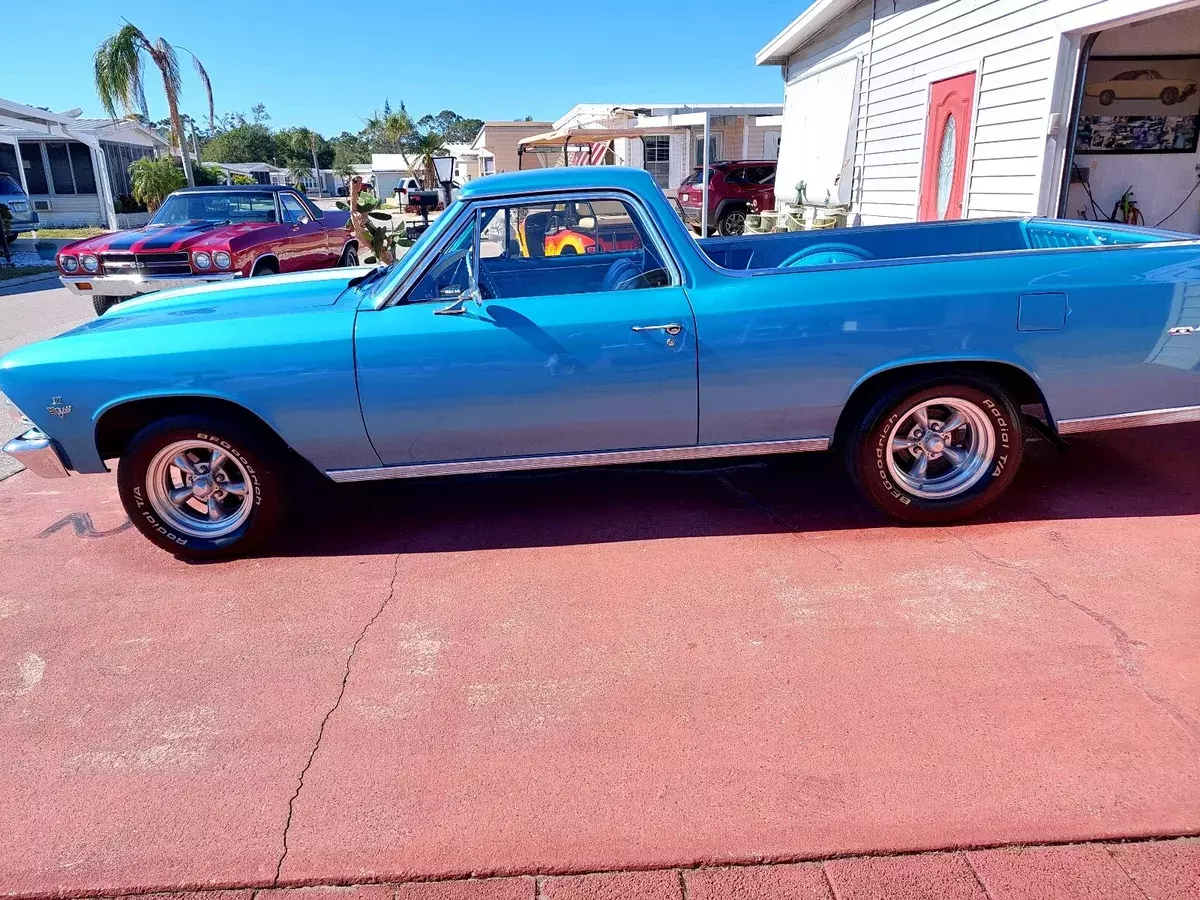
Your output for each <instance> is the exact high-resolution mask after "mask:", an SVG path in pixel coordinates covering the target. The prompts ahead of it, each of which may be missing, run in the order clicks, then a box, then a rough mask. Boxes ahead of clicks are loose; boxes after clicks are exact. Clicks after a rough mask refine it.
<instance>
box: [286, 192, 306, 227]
mask: <svg viewBox="0 0 1200 900" xmlns="http://www.w3.org/2000/svg"><path fill="white" fill-rule="evenodd" d="M279 202H280V203H281V204H282V205H283V221H285V222H291V223H293V224H295V223H296V222H299V221H300V220H301V219H303V218H305V217H306V216H308V210H307V209H305V208H304V205H303V204H302V203H301V202H300V201H299V200H297V199H296V198H295V197H294V196H293V195H291V194H288V193H281V194H280V195H279ZM309 218H311V217H309Z"/></svg>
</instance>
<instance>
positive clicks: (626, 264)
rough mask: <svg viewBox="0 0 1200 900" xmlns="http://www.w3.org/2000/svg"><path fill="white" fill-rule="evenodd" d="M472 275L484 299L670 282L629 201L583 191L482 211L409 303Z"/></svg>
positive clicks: (447, 295)
mask: <svg viewBox="0 0 1200 900" xmlns="http://www.w3.org/2000/svg"><path fill="white" fill-rule="evenodd" d="M477 227H478V229H479V240H478V242H476V239H475V233H476V228H477ZM477 253H478V258H477V257H476V254H477ZM474 273H477V277H478V283H479V290H480V293H481V294H482V296H483V298H484V299H485V300H486V299H493V300H496V299H513V298H517V297H539V296H542V297H544V296H558V295H566V294H592V293H606V292H609V291H623V290H634V289H642V288H657V287H666V286H668V285H671V284H673V283H674V279H673V276H672V274H671V271H670V270H669V269H668V268H667V267H666V266H665V264H664V261H663V260H662V258H661V256H660V254H659V251H658V250H657V248H656V246H655V244H654V241H653V240H652V239H651V238H650V232H649V231H648V226H647V225H646V224H645V223H644V222H643V221H642V219H641V217H640V216H639V215H638V214H637V213H636V212H635V211H634V210H633V208H632V207H631V206H630V205H629V204H628V203H626V202H625V201H623V200H617V199H600V198H582V197H581V198H579V199H575V200H568V201H559V202H554V203H541V204H522V205H512V206H504V207H499V208H495V207H492V208H487V209H483V210H481V211H480V212H479V213H478V216H477V218H472V219H471V220H469V221H468V222H467V223H466V224H465V225H463V227H462V228H461V229H460V231H459V232H458V233H457V234H456V235H455V237H454V238H453V239H452V240H451V241H450V242H449V244H448V245H447V246H446V248H445V249H443V250H442V252H441V253H439V254H438V257H437V259H436V260H435V261H434V262H433V264H432V265H430V266H429V268H428V269H427V271H426V272H425V274H424V275H423V276H422V278H421V279H420V281H418V282H417V284H416V285H415V286H414V287H413V289H412V290H411V291H410V292H409V294H408V298H407V299H408V302H410V303H415V302H426V301H431V300H447V299H454V298H456V297H458V296H459V295H460V294H461V293H463V292H464V291H466V290H467V289H468V288H469V287H470V285H471V279H472V277H473V276H474Z"/></svg>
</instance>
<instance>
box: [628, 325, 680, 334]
mask: <svg viewBox="0 0 1200 900" xmlns="http://www.w3.org/2000/svg"><path fill="white" fill-rule="evenodd" d="M633 330H634V331H665V332H666V333H667V334H669V335H676V334H679V333H680V332H681V331H683V326H682V325H680V324H679V323H678V322H668V323H667V324H666V325H634V326H633Z"/></svg>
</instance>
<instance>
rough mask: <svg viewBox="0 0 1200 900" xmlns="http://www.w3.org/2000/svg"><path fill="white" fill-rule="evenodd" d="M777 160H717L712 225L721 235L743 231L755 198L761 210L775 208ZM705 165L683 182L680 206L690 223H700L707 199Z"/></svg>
mask: <svg viewBox="0 0 1200 900" xmlns="http://www.w3.org/2000/svg"><path fill="white" fill-rule="evenodd" d="M775 165H776V163H775V160H773V159H739V160H733V161H730V162H719V163H713V164H712V165H710V166H709V168H708V171H709V178H708V227H709V228H710V229H715V230H716V232H717V234H723V235H726V236H731V235H735V234H741V233H742V230H743V229H744V228H745V227H746V213H748V212H750V205H751V202H752V201H756V202H757V205H756V208H757V209H774V208H775ZM701 171H702V169H701V168H699V167H698V168H696V169H695V170H694V171H693V172H692V174H691V175H689V176H688V177H687V178H685V179H684V180H683V183H682V184H681V185H679V205H680V207H682V209H683V218H684V220H685V221H687V222H688V223H689V224H691V223H694V224H696V225H699V224H700V211H701V204H702V203H703V202H704V200H703V193H702V191H703V188H704V185H703V184H702V183H701V180H700V179H701Z"/></svg>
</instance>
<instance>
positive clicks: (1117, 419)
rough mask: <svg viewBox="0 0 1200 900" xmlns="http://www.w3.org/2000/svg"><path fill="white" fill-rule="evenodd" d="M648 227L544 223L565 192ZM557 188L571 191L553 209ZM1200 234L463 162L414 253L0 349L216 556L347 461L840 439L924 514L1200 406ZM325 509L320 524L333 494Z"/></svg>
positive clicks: (1191, 414)
mask: <svg viewBox="0 0 1200 900" xmlns="http://www.w3.org/2000/svg"><path fill="white" fill-rule="evenodd" d="M564 203H566V204H570V203H575V204H591V205H592V207H593V209H594V208H595V206H596V205H597V204H603V205H604V211H605V219H606V221H607V222H609V223H610V224H615V223H616V219H617V218H618V215H617V214H618V212H619V211H620V212H622V213H623V215H624V217H625V219H626V220H627V222H626V226H627V228H631V229H632V230H633V231H635V232H636V234H637V241H636V242H630V241H624V242H622V244H621V245H620V246H617V247H611V248H609V247H605V246H603V245H602V244H601V245H597V246H596V247H595V249H594V251H593V252H586V253H577V254H566V255H564V254H548V253H546V252H545V248H544V247H543V248H541V249H542V252H540V253H538V252H536V250H535V248H534V247H532V246H529V242H530V241H533V240H538V239H540V240H545V231H546V230H547V229H545V228H540V227H539V229H537V230H536V231H535V229H533V228H527V227H525V225H526V223H527V222H528V221H529V220H530V219H531V218H532V217H540V218H539V219H537V221H539V222H541V223H542V225H545V223H546V222H547V221H548V220H549V218H550V215H553V212H554V209H555V207H556V205H558V204H564ZM546 214H550V215H546ZM1198 294H1200V242H1197V240H1196V239H1195V238H1194V237H1192V236H1188V235H1180V234H1172V233H1167V232H1161V231H1151V230H1148V229H1138V228H1130V227H1124V226H1117V225H1109V224H1104V225H1100V224H1098V223H1094V222H1064V221H1048V220H1042V219H1028V218H1024V219H1022V218H1012V219H996V220H981V221H961V222H938V223H928V224H908V225H890V226H883V227H869V228H853V229H843V230H839V231H837V232H828V231H814V232H797V233H790V234H778V235H763V236H751V237H740V238H715V239H711V240H701V241H697V240H696V239H695V238H693V237H692V236H691V234H690V233H689V232H688V230H687V229H686V227H685V226H684V224H683V222H682V221H680V219H679V218H678V216H677V215H676V214H675V213H674V212H673V210H672V207H671V206H670V204H669V203H668V201H667V199H666V197H665V196H664V195H663V193H662V192H661V191H660V190H659V189H658V188H657V187H656V186H655V184H654V182H653V181H652V180H651V178H650V176H649V175H648V174H646V173H645V172H642V171H638V170H631V169H620V168H612V167H578V168H561V169H552V170H543V171H538V172H525V173H514V174H506V175H495V176H491V177H488V178H483V179H480V180H478V181H474V182H472V183H471V184H469V185H467V186H466V187H464V188H463V191H462V196H461V197H460V198H459V199H458V200H457V201H455V202H454V203H453V204H451V206H450V208H449V209H447V210H446V212H445V213H444V214H443V215H441V216H439V217H438V218H437V220H436V221H435V222H434V223H433V224H432V225H431V227H430V228H429V229H428V230H427V231H426V232H425V233H424V234H423V235H422V237H421V239H420V240H419V241H418V242H417V243H416V245H415V246H413V247H412V248H411V250H410V251H409V252H408V253H407V254H406V255H405V256H404V257H403V258H401V259H400V260H399V261H398V262H396V263H394V264H392V265H390V266H387V267H377V268H375V269H369V268H365V267H358V268H352V269H342V270H333V271H326V272H313V273H306V274H299V275H282V276H279V277H277V278H270V279H263V280H261V281H250V282H227V283H221V284H213V285H208V286H205V287H197V288H190V289H185V290H178V291H170V292H165V293H162V294H158V295H155V296H152V297H148V298H144V299H139V300H132V301H130V302H128V303H124V304H122V305H120V306H118V307H116V308H114V309H113V310H112V311H110V312H109V313H108V314H107V315H105V316H104V317H103V318H100V319H97V320H95V321H93V322H90V323H88V324H85V325H83V326H81V327H79V328H76V329H74V330H73V331H69V332H67V333H66V334H63V335H61V336H59V337H57V338H53V339H51V340H49V341H45V342H43V343H38V344H33V345H30V346H27V347H24V348H21V349H18V350H16V351H14V352H12V353H10V354H9V355H8V356H6V357H4V359H3V360H0V388H2V389H3V390H4V391H5V393H7V394H8V396H9V397H10V398H11V399H12V400H13V402H14V403H16V404H17V406H18V407H20V408H21V409H23V410H24V411H25V412H26V413H27V414H28V415H29V417H30V418H31V419H32V423H33V424H34V425H35V427H34V428H32V429H30V430H29V431H28V432H27V433H26V434H24V435H23V436H21V437H19V438H17V439H15V440H13V441H12V442H10V443H9V444H8V445H7V446H6V447H5V450H6V451H7V452H8V453H10V454H12V455H13V456H15V457H17V458H18V459H19V460H21V461H22V462H23V463H25V465H26V466H27V467H28V468H29V469H31V470H33V471H34V472H36V473H38V474H41V475H46V476H66V475H67V474H68V472H69V471H72V470H73V471H75V472H79V473H93V472H104V471H106V470H107V461H109V460H114V459H116V460H119V461H120V463H119V466H118V468H117V489H118V491H119V494H120V497H121V501H122V503H123V504H124V507H125V509H126V510H127V511H128V513H129V516H130V518H131V520H132V521H133V523H134V524H135V525H136V527H137V528H138V529H139V530H140V531H141V532H142V533H143V534H144V535H145V536H146V537H148V538H149V539H150V540H151V541H153V542H155V543H156V544H158V545H159V546H160V547H163V548H166V549H168V550H170V551H172V552H174V553H175V554H177V555H179V556H181V557H186V558H193V559H195V558H205V557H212V556H220V555H229V554H234V553H240V552H245V551H249V550H251V549H253V548H256V547H261V546H263V544H264V542H265V541H266V540H267V538H268V536H269V535H270V534H271V531H272V529H273V528H274V527H275V526H276V525H277V524H278V523H279V522H280V521H281V520H282V519H283V517H284V511H285V509H286V508H287V506H288V505H289V503H293V504H294V505H293V509H294V510H295V513H296V514H295V516H293V518H292V521H293V522H296V521H303V518H304V517H305V516H313V512H312V509H313V508H312V507H311V506H310V505H308V504H306V503H305V502H304V499H305V496H306V488H304V487H301V486H298V485H299V484H300V482H299V481H298V479H300V478H302V477H303V476H304V475H305V474H308V475H314V474H315V475H318V476H320V477H323V478H325V479H328V480H331V481H333V482H364V481H371V480H374V479H389V478H417V477H424V476H431V475H438V476H441V475H454V474H458V473H475V472H511V471H514V470H522V469H546V468H562V467H572V466H594V465H607V464H618V463H643V462H646V461H658V460H679V459H699V458H709V457H746V456H752V455H757V454H778V453H799V452H805V451H824V450H833V451H836V452H837V453H839V454H841V456H842V457H843V458H844V460H845V462H846V465H847V468H848V470H849V474H850V476H851V478H852V479H853V480H854V481H855V483H856V484H857V485H858V487H859V488H860V489H861V491H862V493H863V494H864V496H865V497H866V498H867V499H868V500H869V501H871V502H872V503H874V504H875V505H876V506H877V507H879V508H880V509H882V510H883V511H885V512H886V513H888V514H890V515H892V516H894V517H896V518H897V519H900V520H903V521H907V522H915V523H940V522H948V521H951V520H955V519H959V518H962V517H964V516H969V515H971V514H973V513H975V512H977V511H978V510H979V509H981V508H982V507H983V506H985V505H986V504H988V503H989V502H991V501H993V500H995V499H996V498H997V497H998V496H999V495H1000V494H1001V493H1002V492H1003V491H1004V490H1005V488H1006V487H1008V485H1009V484H1010V483H1011V482H1012V480H1013V478H1014V477H1015V476H1016V474H1017V470H1018V468H1019V467H1020V465H1021V459H1022V451H1023V446H1024V440H1025V437H1026V434H1027V433H1029V432H1031V431H1032V430H1037V431H1040V432H1041V434H1042V436H1043V437H1045V438H1047V439H1049V440H1052V441H1055V442H1059V441H1061V440H1062V436H1069V435H1072V434H1076V433H1078V432H1084V431H1089V430H1095V429H1111V428H1126V427H1133V426H1143V425H1158V424H1163V423H1169V422H1183V421H1191V420H1197V419H1200V373H1198V369H1200V320H1198V319H1197V312H1196V310H1197V304H1196V303H1195V301H1194V299H1193V298H1195V297H1196V296H1197V295H1198ZM306 527H320V521H319V518H317V517H315V516H314V517H313V520H312V521H311V522H307V523H306Z"/></svg>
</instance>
